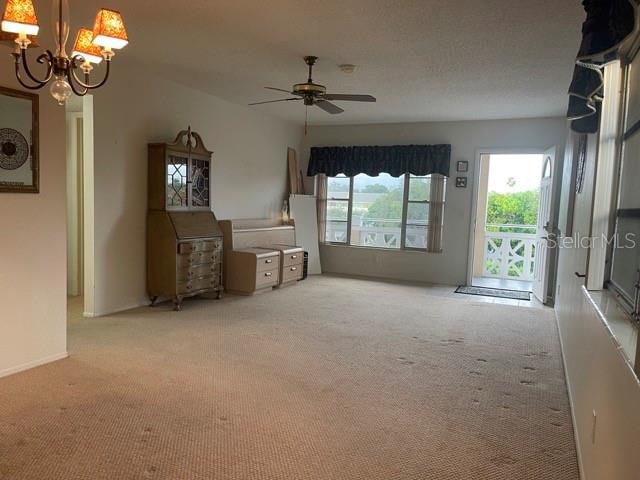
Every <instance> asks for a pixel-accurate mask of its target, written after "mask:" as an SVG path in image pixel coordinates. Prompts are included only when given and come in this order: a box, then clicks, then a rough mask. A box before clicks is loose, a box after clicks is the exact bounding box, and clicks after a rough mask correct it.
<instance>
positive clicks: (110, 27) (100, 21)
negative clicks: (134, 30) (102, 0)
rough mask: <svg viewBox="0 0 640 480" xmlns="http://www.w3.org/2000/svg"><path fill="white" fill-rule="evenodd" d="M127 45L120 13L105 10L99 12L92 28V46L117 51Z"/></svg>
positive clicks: (125, 32)
mask: <svg viewBox="0 0 640 480" xmlns="http://www.w3.org/2000/svg"><path fill="white" fill-rule="evenodd" d="M127 43H129V38H128V37H127V30H126V29H125V28H124V21H123V20H122V15H121V14H120V12H116V11H115V10H107V9H106V8H103V9H102V10H100V11H99V12H98V15H97V16H96V22H95V24H94V26H93V44H94V45H97V46H99V47H102V48H107V49H113V50H117V49H120V48H123V47H125V46H126V45H127Z"/></svg>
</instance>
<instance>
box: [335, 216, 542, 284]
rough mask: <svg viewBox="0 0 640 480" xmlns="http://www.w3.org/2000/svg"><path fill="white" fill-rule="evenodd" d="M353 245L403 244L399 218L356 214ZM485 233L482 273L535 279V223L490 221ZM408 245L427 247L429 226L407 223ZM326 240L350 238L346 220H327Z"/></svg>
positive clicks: (502, 276) (387, 245)
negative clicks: (375, 218)
mask: <svg viewBox="0 0 640 480" xmlns="http://www.w3.org/2000/svg"><path fill="white" fill-rule="evenodd" d="M353 220H354V221H353V226H352V228H351V245H354V246H361V247H376V248H392V249H395V248H400V238H401V235H402V232H401V228H400V220H384V219H379V220H370V219H368V220H367V221H362V219H360V218H357V217H354V219H353ZM487 230H489V231H486V232H485V234H484V235H485V237H484V258H483V262H482V276H484V277H493V278H504V279H510V280H524V281H531V280H533V272H534V265H535V254H536V252H535V250H536V234H535V231H536V227H535V226H533V225H487ZM406 236H407V238H406V246H407V247H408V248H421V249H426V248H427V227H426V226H419V225H407V231H406ZM327 241H328V242H330V243H346V242H347V222H341V221H335V220H328V221H327Z"/></svg>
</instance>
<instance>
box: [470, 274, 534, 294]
mask: <svg viewBox="0 0 640 480" xmlns="http://www.w3.org/2000/svg"><path fill="white" fill-rule="evenodd" d="M471 285H472V286H474V287H485V288H499V289H502V290H516V291H518V292H531V291H532V290H533V282H527V281H524V280H511V279H506V278H493V277H473V281H472V282H471Z"/></svg>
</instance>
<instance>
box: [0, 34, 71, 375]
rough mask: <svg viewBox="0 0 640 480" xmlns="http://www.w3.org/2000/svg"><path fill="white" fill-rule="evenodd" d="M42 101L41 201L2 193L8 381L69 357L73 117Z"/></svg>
mask: <svg viewBox="0 0 640 480" xmlns="http://www.w3.org/2000/svg"><path fill="white" fill-rule="evenodd" d="M8 52H9V50H7V49H6V48H4V47H2V48H0V54H1V55H0V57H2V61H3V62H6V63H4V64H3V65H2V68H0V85H2V86H5V87H9V88H17V82H16V80H15V76H14V74H13V73H12V72H13V70H12V69H11V68H8V67H9V61H10V59H9V56H8V55H6V56H5V54H6V53H8ZM40 96H41V98H40V193H39V194H37V195H36V194H15V193H11V194H9V193H0V205H1V207H0V225H1V227H0V245H2V248H0V305H1V306H2V307H1V310H0V376H3V375H8V374H11V373H14V372H17V371H20V370H23V369H25V368H29V367H32V366H35V365H38V364H40V363H45V362H47V361H50V360H54V359H57V358H62V357H64V356H65V355H66V337H67V329H66V284H67V282H66V245H65V236H66V219H65V211H66V208H65V204H66V195H65V112H64V108H61V107H59V106H58V105H57V104H56V103H55V102H54V101H53V99H52V98H50V97H49V95H48V92H47V91H46V90H44V91H41V92H40Z"/></svg>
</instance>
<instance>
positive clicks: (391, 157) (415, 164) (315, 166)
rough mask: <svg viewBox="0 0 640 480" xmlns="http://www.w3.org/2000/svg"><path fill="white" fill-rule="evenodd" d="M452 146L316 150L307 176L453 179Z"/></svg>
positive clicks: (312, 150) (319, 148) (312, 149)
mask: <svg viewBox="0 0 640 480" xmlns="http://www.w3.org/2000/svg"><path fill="white" fill-rule="evenodd" d="M450 163H451V145H394V146H382V147H381V146H371V147H312V148H311V158H310V159H309V168H308V170H307V175H309V176H310V177H312V176H314V175H318V174H320V173H323V174H325V175H327V176H329V177H335V176H336V175H339V174H341V173H342V174H344V175H346V176H347V177H353V176H355V175H358V174H360V173H364V174H366V175H369V176H371V177H375V176H378V175H380V174H381V173H388V174H389V175H391V176H392V177H400V176H402V175H404V174H406V173H411V174H413V175H419V176H425V175H431V174H433V173H439V174H441V175H444V176H446V177H448V176H449V166H450Z"/></svg>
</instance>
